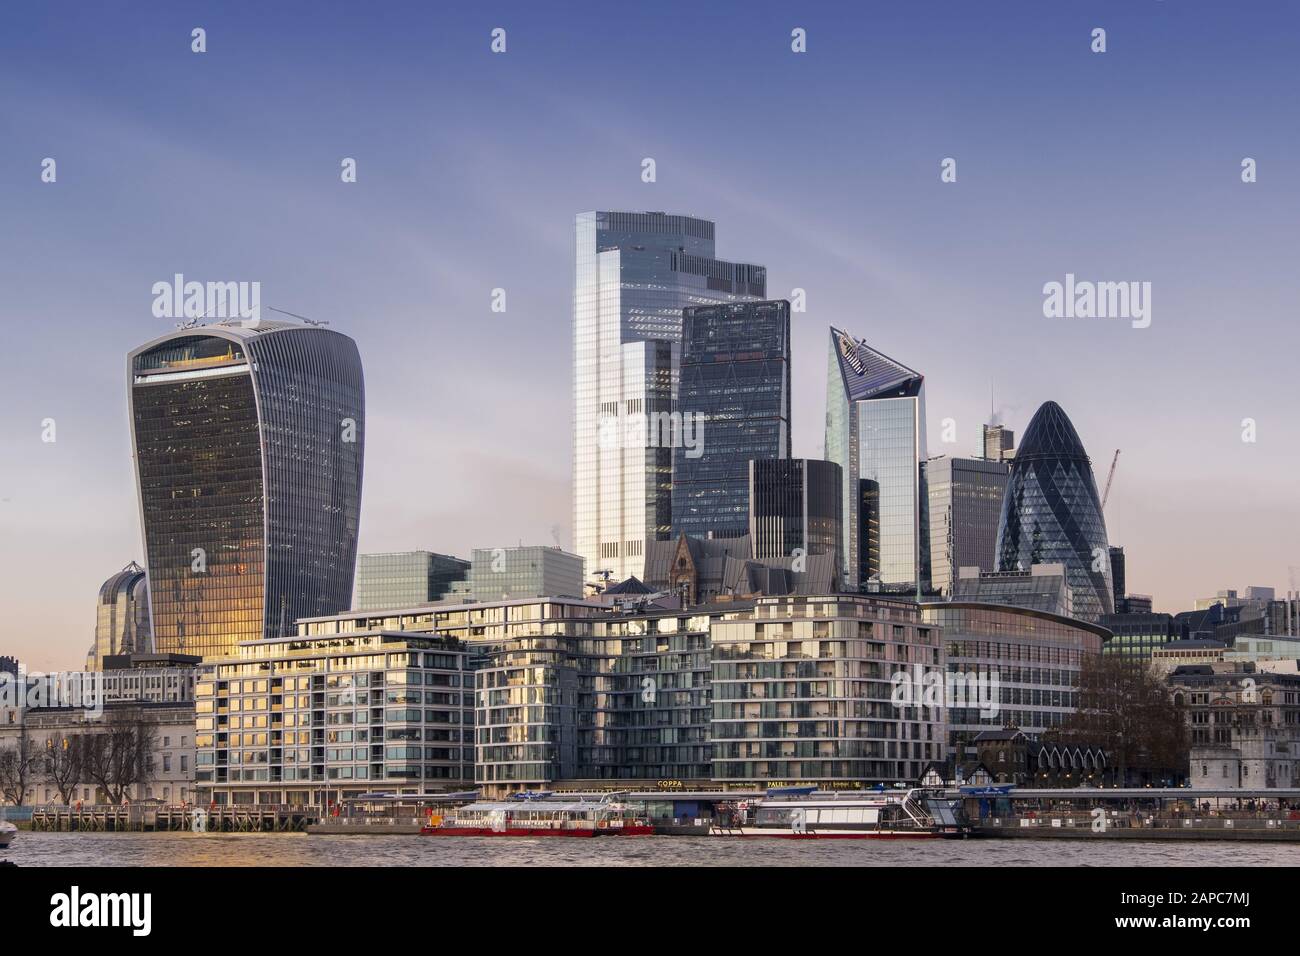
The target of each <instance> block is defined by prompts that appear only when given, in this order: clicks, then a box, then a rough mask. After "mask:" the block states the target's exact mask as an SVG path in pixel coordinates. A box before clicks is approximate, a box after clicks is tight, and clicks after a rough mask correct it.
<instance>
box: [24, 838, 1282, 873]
mask: <svg viewBox="0 0 1300 956" xmlns="http://www.w3.org/2000/svg"><path fill="white" fill-rule="evenodd" d="M0 858H5V859H9V860H12V861H13V862H14V863H17V864H18V865H19V866H285V867H302V866H656V867H662V866H1062V865H1066V866H1296V865H1298V864H1300V844H1268V843H1242V842H1224V843H1201V842H1197V843H1167V842H1161V843H1142V842H1137V841H1128V840H1125V841H1106V842H1104V843H1103V842H1100V841H1098V842H1091V841H1088V840H1069V841H1056V840H1024V839H1015V840H926V841H915V842H911V841H892V840H803V841H791V840H764V839H741V838H738V837H629V838H625V839H618V838H604V839H593V840H557V839H533V840H527V839H510V838H499V837H495V838H494V837H459V838H454V839H452V838H443V839H431V838H428V837H420V836H414V835H413V836H318V835H311V834H298V833H280V834H233V833H230V834H200V833H144V834H136V833H31V832H23V833H20V834H19V835H18V838H17V839H16V840H15V841H14V843H13V845H12V846H11V847H10V848H9V849H8V850H7V851H4V852H0Z"/></svg>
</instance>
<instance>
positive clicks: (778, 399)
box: [672, 300, 790, 538]
mask: <svg viewBox="0 0 1300 956" xmlns="http://www.w3.org/2000/svg"><path fill="white" fill-rule="evenodd" d="M677 408H678V410H679V411H680V412H681V415H682V421H683V423H686V422H688V421H689V420H693V421H695V422H697V423H699V422H702V423H703V424H702V425H700V424H697V425H696V426H695V427H694V429H693V430H691V429H688V430H687V432H686V434H687V435H689V436H693V437H694V439H695V440H696V442H697V444H698V447H697V448H694V449H693V448H689V447H684V445H683V444H682V443H678V444H677V445H676V447H674V449H673V485H672V522H673V537H674V538H675V537H677V536H678V535H680V534H688V535H692V536H695V537H700V538H704V537H708V536H710V535H712V536H713V537H715V538H739V537H742V536H743V535H745V534H746V533H747V532H748V530H749V463H750V461H751V460H756V459H770V458H786V459H788V458H789V457H790V303H789V302H786V301H785V300H780V301H775V302H745V303H741V304H737V305H714V306H704V307H700V308H693V309H686V310H685V312H684V316H683V336H682V362H681V385H680V387H679V389H678V399H677ZM688 415H689V416H691V419H689V420H688V419H687V416H688Z"/></svg>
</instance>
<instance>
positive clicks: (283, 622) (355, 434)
mask: <svg viewBox="0 0 1300 956" xmlns="http://www.w3.org/2000/svg"><path fill="white" fill-rule="evenodd" d="M127 368H128V376H129V379H128V381H129V386H128V398H129V402H130V408H131V441H132V447H133V449H134V453H135V467H136V483H137V489H138V494H139V506H140V519H141V529H142V532H143V536H144V545H145V558H146V562H145V564H146V569H147V572H148V577H149V599H150V620H151V622H152V625H153V636H154V651H155V653H159V654H169V653H180V654H196V655H200V656H203V657H205V658H206V657H218V656H229V655H231V654H233V653H234V652H235V647H236V645H237V644H238V643H239V642H240V641H246V640H254V639H260V638H263V637H276V636H279V635H281V634H285V633H289V632H290V629H291V628H292V627H293V622H294V620H295V619H296V618H299V617H310V616H316V615H321V614H329V613H333V612H337V611H340V610H343V609H345V608H347V607H348V605H349V604H350V602H351V598H352V580H353V572H354V570H355V564H356V552H357V529H358V521H359V517H360V504H361V468H362V457H363V447H364V437H365V428H364V416H365V407H364V406H365V400H364V385H363V381H362V374H361V360H360V357H359V356H358V354H357V347H356V343H354V342H353V341H352V340H351V339H350V338H348V337H347V336H345V335H341V334H339V333H338V332H333V331H330V330H328V329H325V328H322V327H319V326H311V325H298V324H295V323H288V322H269V321H262V322H259V323H257V324H255V325H252V324H250V325H244V324H240V323H238V322H221V323H216V324H212V325H206V326H197V327H194V328H189V329H181V330H179V331H176V332H173V333H170V334H168V335H165V336H162V337H161V338H158V339H155V340H154V341H152V342H149V343H148V344H146V345H143V346H141V347H140V348H138V349H136V350H135V351H133V352H132V353H131V354H130V355H129V356H128V357H127Z"/></svg>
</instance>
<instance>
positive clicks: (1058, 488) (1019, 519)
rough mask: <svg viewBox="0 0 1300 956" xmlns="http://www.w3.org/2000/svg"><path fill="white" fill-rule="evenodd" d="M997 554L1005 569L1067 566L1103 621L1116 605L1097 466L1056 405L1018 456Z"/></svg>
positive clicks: (1084, 601) (1084, 600)
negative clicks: (1045, 565)
mask: <svg viewBox="0 0 1300 956" xmlns="http://www.w3.org/2000/svg"><path fill="white" fill-rule="evenodd" d="M997 555H998V570H999V571H1028V570H1029V569H1030V567H1031V566H1032V565H1035V564H1054V563H1059V564H1063V565H1065V569H1066V577H1067V579H1068V580H1069V582H1070V588H1071V589H1072V591H1073V596H1074V614H1075V616H1076V617H1078V618H1081V619H1083V620H1088V621H1096V620H1097V619H1098V618H1099V617H1100V616H1101V615H1102V614H1110V613H1111V612H1112V611H1113V610H1114V603H1113V602H1114V599H1113V592H1112V588H1111V577H1110V548H1109V545H1108V544H1107V541H1106V522H1105V520H1104V518H1103V517H1102V513H1101V500H1100V498H1099V496H1098V495H1097V483H1096V481H1095V480H1094V479H1093V475H1092V464H1091V462H1090V460H1089V458H1088V455H1087V453H1086V452H1085V451H1084V450H1083V443H1082V442H1081V441H1080V440H1079V434H1078V432H1076V431H1075V430H1074V425H1072V424H1071V423H1070V419H1069V418H1068V417H1067V416H1066V414H1065V412H1064V411H1063V410H1062V408H1061V406H1059V405H1057V404H1056V403H1055V402H1045V403H1044V404H1043V405H1042V407H1040V408H1039V409H1038V411H1037V412H1035V413H1034V417H1033V419H1032V420H1031V421H1030V422H1029V428H1028V429H1026V430H1025V435H1024V439H1023V440H1022V442H1021V444H1020V448H1019V449H1018V450H1017V451H1016V457H1015V458H1014V459H1013V461H1012V464H1011V476H1010V478H1009V479H1008V481H1007V492H1006V496H1005V497H1004V498H1003V499H1002V517H1001V519H1000V520H999V522H998V546H997Z"/></svg>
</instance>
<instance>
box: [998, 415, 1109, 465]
mask: <svg viewBox="0 0 1300 956" xmlns="http://www.w3.org/2000/svg"><path fill="white" fill-rule="evenodd" d="M1048 457H1050V458H1071V459H1075V460H1077V461H1085V462H1089V463H1091V462H1090V459H1089V458H1088V453H1087V452H1086V451H1084V449H1083V442H1082V441H1080V440H1079V433H1078V432H1077V431H1075V430H1074V425H1073V424H1072V423H1071V422H1070V417H1069V416H1068V415H1066V414H1065V409H1063V408H1061V406H1060V405H1058V404H1056V402H1043V404H1042V405H1041V406H1039V408H1038V411H1036V412H1034V417H1033V418H1031V419H1030V420H1029V427H1028V428H1026V429H1025V434H1024V436H1023V437H1022V438H1021V440H1020V447H1019V448H1017V449H1016V460H1018V461H1023V460H1027V459H1030V458H1048Z"/></svg>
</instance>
